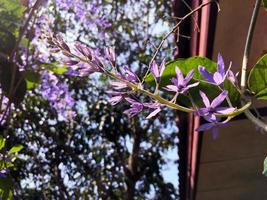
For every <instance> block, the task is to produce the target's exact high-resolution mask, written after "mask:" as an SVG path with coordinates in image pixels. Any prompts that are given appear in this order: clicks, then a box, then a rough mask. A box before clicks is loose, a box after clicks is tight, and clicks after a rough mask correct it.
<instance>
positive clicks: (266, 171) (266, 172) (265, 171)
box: [262, 157, 267, 176]
mask: <svg viewBox="0 0 267 200" xmlns="http://www.w3.org/2000/svg"><path fill="white" fill-rule="evenodd" d="M262 174H263V175H264V176H267V157H266V158H265V159H264V162H263V172H262Z"/></svg>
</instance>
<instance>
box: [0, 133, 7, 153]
mask: <svg viewBox="0 0 267 200" xmlns="http://www.w3.org/2000/svg"><path fill="white" fill-rule="evenodd" d="M5 144H6V140H5V139H4V138H3V136H2V135H0V150H1V149H3V148H4V147H5Z"/></svg>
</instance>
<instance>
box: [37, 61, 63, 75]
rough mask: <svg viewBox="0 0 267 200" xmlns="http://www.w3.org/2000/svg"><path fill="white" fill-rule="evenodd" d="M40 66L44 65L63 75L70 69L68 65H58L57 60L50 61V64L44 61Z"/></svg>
mask: <svg viewBox="0 0 267 200" xmlns="http://www.w3.org/2000/svg"><path fill="white" fill-rule="evenodd" d="M40 66H41V67H43V68H44V69H46V70H48V71H51V72H54V73H55V74H58V75H61V74H63V73H64V72H66V71H67V70H68V67H67V66H61V67H60V66H58V63H57V62H54V63H49V64H47V63H42V64H41V65H40Z"/></svg>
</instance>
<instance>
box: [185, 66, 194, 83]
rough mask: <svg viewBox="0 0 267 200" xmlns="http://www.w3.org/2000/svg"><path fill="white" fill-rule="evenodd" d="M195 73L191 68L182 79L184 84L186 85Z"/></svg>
mask: <svg viewBox="0 0 267 200" xmlns="http://www.w3.org/2000/svg"><path fill="white" fill-rule="evenodd" d="M194 73H195V70H193V69H192V70H191V71H190V72H189V73H188V74H187V75H186V77H185V79H184V85H187V84H188V83H189V81H190V80H191V79H192V77H193V75H194Z"/></svg>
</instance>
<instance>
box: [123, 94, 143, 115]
mask: <svg viewBox="0 0 267 200" xmlns="http://www.w3.org/2000/svg"><path fill="white" fill-rule="evenodd" d="M125 100H126V101H128V102H129V103H130V107H131V108H129V109H127V110H125V111H124V112H123V113H124V114H126V115H128V117H129V118H131V117H133V116H135V115H137V114H138V113H140V112H141V111H142V110H143V108H144V106H143V104H142V103H140V102H138V101H136V100H134V99H132V98H129V97H127V98H125Z"/></svg>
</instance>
